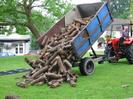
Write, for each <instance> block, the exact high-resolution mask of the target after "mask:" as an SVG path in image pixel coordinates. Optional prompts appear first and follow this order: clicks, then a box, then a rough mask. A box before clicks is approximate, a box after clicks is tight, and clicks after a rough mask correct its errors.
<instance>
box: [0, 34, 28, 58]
mask: <svg viewBox="0 0 133 99" xmlns="http://www.w3.org/2000/svg"><path fill="white" fill-rule="evenodd" d="M30 39H31V38H30V35H19V34H17V33H12V34H10V35H0V52H11V53H13V54H15V55H24V54H27V53H29V50H30Z"/></svg>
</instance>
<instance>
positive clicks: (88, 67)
mask: <svg viewBox="0 0 133 99" xmlns="http://www.w3.org/2000/svg"><path fill="white" fill-rule="evenodd" d="M79 69H80V72H81V74H82V75H91V74H92V73H93V72H94V70H95V65H94V62H93V61H92V60H91V59H88V58H84V59H81V62H80V64H79Z"/></svg>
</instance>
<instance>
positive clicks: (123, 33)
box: [119, 27, 129, 46]
mask: <svg viewBox="0 0 133 99" xmlns="http://www.w3.org/2000/svg"><path fill="white" fill-rule="evenodd" d="M128 37H129V31H128V27H124V30H123V31H122V35H121V37H120V43H119V45H120V46H122V45H123V42H124V40H125V39H126V38H128Z"/></svg>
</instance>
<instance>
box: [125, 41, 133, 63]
mask: <svg viewBox="0 0 133 99" xmlns="http://www.w3.org/2000/svg"><path fill="white" fill-rule="evenodd" d="M126 58H127V60H128V62H129V64H133V44H131V45H130V46H128V47H127V50H126Z"/></svg>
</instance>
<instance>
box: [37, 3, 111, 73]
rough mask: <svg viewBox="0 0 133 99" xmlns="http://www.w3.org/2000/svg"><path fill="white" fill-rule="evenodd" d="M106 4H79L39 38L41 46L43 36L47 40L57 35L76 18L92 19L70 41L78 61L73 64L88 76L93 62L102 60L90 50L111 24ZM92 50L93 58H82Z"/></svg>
mask: <svg viewBox="0 0 133 99" xmlns="http://www.w3.org/2000/svg"><path fill="white" fill-rule="evenodd" d="M110 12H111V11H110V8H109V5H108V2H105V3H104V4H102V3H101V2H100V3H93V4H80V5H77V6H76V7H75V8H74V9H72V10H71V11H70V12H68V13H67V14H66V15H65V16H64V17H63V18H61V19H60V20H59V21H58V22H57V23H56V24H55V25H54V26H53V27H52V28H51V29H50V30H49V31H48V32H47V33H45V34H44V35H42V36H41V37H40V38H39V40H38V41H39V42H40V44H41V41H42V39H43V38H44V36H45V35H47V36H48V37H49V38H50V37H51V36H52V35H54V34H55V33H59V32H60V30H61V28H64V27H65V26H67V25H68V24H71V23H72V22H73V20H74V19H76V18H86V17H92V18H91V20H90V22H88V24H87V25H86V26H85V27H84V28H83V29H82V30H81V31H80V32H79V33H78V34H77V35H76V36H75V38H74V39H73V41H72V48H73V52H74V55H75V56H76V57H77V59H78V60H75V63H79V67H80V71H81V73H82V74H84V75H90V74H92V73H93V72H94V69H95V66H94V61H98V62H99V63H100V62H101V61H102V60H103V57H98V56H97V55H96V53H95V51H94V50H93V48H92V45H93V44H94V43H95V41H96V40H97V39H98V38H99V37H100V36H101V35H102V34H103V32H104V31H105V30H106V28H107V27H108V26H109V25H110V23H111V22H112V20H113V19H112V17H111V13H110ZM89 49H92V52H93V54H94V57H91V58H90V57H89V58H82V57H83V56H84V55H85V53H86V52H87V51H88V50H89Z"/></svg>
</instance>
